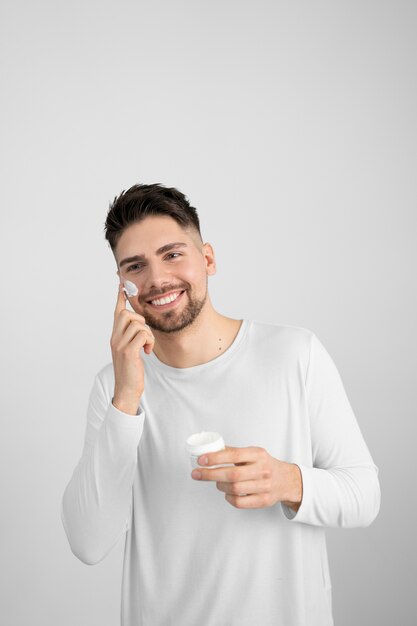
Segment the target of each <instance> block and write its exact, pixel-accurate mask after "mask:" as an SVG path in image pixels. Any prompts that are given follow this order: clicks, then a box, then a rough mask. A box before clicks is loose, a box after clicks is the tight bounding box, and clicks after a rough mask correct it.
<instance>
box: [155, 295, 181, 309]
mask: <svg viewBox="0 0 417 626" xmlns="http://www.w3.org/2000/svg"><path fill="white" fill-rule="evenodd" d="M179 295H180V292H178V293H173V294H172V295H171V296H168V297H166V298H161V299H160V300H152V304H156V305H157V306H160V305H161V304H168V302H173V301H174V300H176V299H177V298H178V296H179Z"/></svg>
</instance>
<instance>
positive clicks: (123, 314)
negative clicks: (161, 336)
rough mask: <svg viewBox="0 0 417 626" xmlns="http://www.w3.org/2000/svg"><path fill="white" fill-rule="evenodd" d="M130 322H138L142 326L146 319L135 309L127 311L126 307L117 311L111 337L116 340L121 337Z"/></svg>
mask: <svg viewBox="0 0 417 626" xmlns="http://www.w3.org/2000/svg"><path fill="white" fill-rule="evenodd" d="M131 322H140V323H141V324H142V326H144V325H145V323H146V320H145V318H144V317H143V315H139V313H136V311H129V310H128V309H122V310H121V311H119V314H118V316H117V317H115V318H114V322H113V338H114V339H116V341H117V340H120V339H121V338H122V337H123V335H124V333H125V332H126V329H127V328H128V327H129V324H130V323H131Z"/></svg>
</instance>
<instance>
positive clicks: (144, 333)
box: [118, 320, 155, 350]
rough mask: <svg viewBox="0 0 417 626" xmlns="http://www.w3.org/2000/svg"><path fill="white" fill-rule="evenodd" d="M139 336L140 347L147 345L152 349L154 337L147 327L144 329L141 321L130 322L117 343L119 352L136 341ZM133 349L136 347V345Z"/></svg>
mask: <svg viewBox="0 0 417 626" xmlns="http://www.w3.org/2000/svg"><path fill="white" fill-rule="evenodd" d="M139 336H141V337H142V339H141V340H139V343H140V347H141V346H142V345H147V344H148V345H150V346H152V347H153V344H154V343H155V337H154V336H153V334H152V331H151V330H150V328H149V326H148V327H147V328H144V324H143V323H142V322H141V321H139V320H131V321H130V322H129V325H128V326H127V328H126V330H125V332H124V334H123V337H122V338H121V340H120V342H119V345H118V348H119V349H120V350H123V348H125V347H126V346H128V345H129V344H130V343H132V342H133V341H134V340H138V339H139ZM136 343H138V342H136ZM134 347H136V344H135V346H134Z"/></svg>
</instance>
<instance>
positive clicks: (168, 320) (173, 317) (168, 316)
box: [145, 282, 207, 333]
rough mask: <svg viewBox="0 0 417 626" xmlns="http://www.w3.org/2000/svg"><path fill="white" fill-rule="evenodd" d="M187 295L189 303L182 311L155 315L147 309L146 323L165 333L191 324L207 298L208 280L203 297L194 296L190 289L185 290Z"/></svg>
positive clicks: (177, 330)
mask: <svg viewBox="0 0 417 626" xmlns="http://www.w3.org/2000/svg"><path fill="white" fill-rule="evenodd" d="M185 296H186V298H187V303H186V305H185V307H184V309H183V310H182V311H179V312H177V311H176V310H173V311H164V312H161V313H159V315H157V316H154V315H153V314H152V312H147V311H146V314H145V319H146V323H147V324H148V325H149V326H150V327H151V329H152V330H159V331H161V332H163V333H177V332H179V331H181V330H183V329H184V328H186V327H187V326H190V324H192V323H193V322H194V320H196V319H197V317H198V316H199V315H200V311H201V309H202V308H203V306H204V304H205V302H206V300H207V282H206V292H205V294H204V296H203V298H201V299H199V298H196V297H193V296H192V295H190V293H189V291H188V289H186V290H185Z"/></svg>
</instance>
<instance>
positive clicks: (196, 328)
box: [152, 301, 241, 368]
mask: <svg viewBox="0 0 417 626" xmlns="http://www.w3.org/2000/svg"><path fill="white" fill-rule="evenodd" d="M207 304H208V306H205V307H203V309H202V310H201V311H200V314H199V315H198V317H197V318H196V319H195V320H194V322H193V323H192V324H190V325H189V326H187V327H186V328H183V329H182V330H180V331H178V332H175V333H164V332H162V331H158V330H152V332H153V334H154V336H155V346H154V350H153V351H154V354H155V356H156V357H157V358H158V359H159V360H160V361H162V362H163V363H165V364H166V365H170V366H171V367H178V368H184V367H194V366H195V365H202V364H203V363H207V362H208V361H212V360H213V359H215V358H216V357H218V356H219V355H221V354H222V353H223V352H225V351H226V350H227V348H229V346H230V345H231V344H232V343H233V341H234V339H235V337H236V335H237V333H238V331H239V328H240V326H241V320H235V319H232V318H229V317H225V316H224V315H220V313H217V311H215V310H214V309H213V307H212V306H211V303H210V302H209V301H208V302H207Z"/></svg>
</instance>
